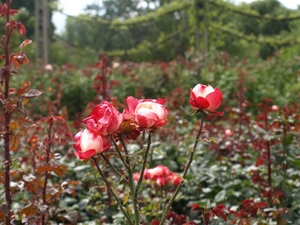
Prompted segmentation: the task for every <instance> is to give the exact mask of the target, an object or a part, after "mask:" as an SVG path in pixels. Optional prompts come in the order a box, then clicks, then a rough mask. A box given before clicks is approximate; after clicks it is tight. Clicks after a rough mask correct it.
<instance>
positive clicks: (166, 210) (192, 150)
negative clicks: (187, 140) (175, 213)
mask: <svg viewBox="0 0 300 225" xmlns="http://www.w3.org/2000/svg"><path fill="white" fill-rule="evenodd" d="M204 117H205V114H204V112H202V111H201V122H200V127H199V131H198V134H197V136H196V139H195V143H194V147H193V149H191V150H190V152H191V154H190V158H189V161H188V164H187V165H186V167H185V169H184V171H183V175H182V180H181V181H180V183H179V185H178V186H177V188H176V190H175V192H174V193H173V195H172V197H171V198H170V200H169V202H168V203H167V205H166V207H165V210H164V211H163V214H162V219H161V221H160V223H159V225H164V222H165V220H166V216H167V214H168V212H169V210H170V208H171V205H172V203H173V202H174V200H175V198H176V196H177V194H178V193H179V190H180V188H181V186H182V185H183V183H184V179H185V178H186V174H187V172H188V170H189V168H190V166H191V164H192V162H193V159H194V154H195V151H196V148H197V145H198V142H199V137H200V134H201V132H202V128H203V124H204Z"/></svg>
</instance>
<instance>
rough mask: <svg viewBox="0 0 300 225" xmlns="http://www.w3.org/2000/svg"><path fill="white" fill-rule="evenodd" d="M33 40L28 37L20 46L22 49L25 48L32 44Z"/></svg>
mask: <svg viewBox="0 0 300 225" xmlns="http://www.w3.org/2000/svg"><path fill="white" fill-rule="evenodd" d="M31 42H32V40H30V39H26V40H25V41H23V42H22V43H21V44H20V46H19V48H20V49H21V50H22V49H23V48H25V47H26V46H27V45H29V44H31Z"/></svg>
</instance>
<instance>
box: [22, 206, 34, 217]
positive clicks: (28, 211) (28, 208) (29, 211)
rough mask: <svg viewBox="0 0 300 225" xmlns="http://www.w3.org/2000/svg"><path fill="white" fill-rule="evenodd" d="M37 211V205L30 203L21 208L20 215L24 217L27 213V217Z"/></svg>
mask: <svg viewBox="0 0 300 225" xmlns="http://www.w3.org/2000/svg"><path fill="white" fill-rule="evenodd" d="M37 212H38V209H37V207H36V206H35V205H28V206H25V207H24V208H23V209H21V211H20V212H19V216H21V217H22V216H23V215H25V216H26V217H31V216H33V215H34V214H35V213H37Z"/></svg>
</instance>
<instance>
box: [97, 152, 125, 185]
mask: <svg viewBox="0 0 300 225" xmlns="http://www.w3.org/2000/svg"><path fill="white" fill-rule="evenodd" d="M100 155H101V157H102V158H103V159H104V160H105V162H106V163H107V165H108V166H109V167H110V168H111V169H112V170H113V172H114V173H115V174H116V175H118V176H119V177H122V175H121V174H120V172H119V171H118V170H117V169H116V168H115V167H114V166H113V165H112V164H111V163H110V161H109V159H108V158H107V157H106V155H105V154H103V153H100ZM124 180H125V181H126V183H128V180H127V179H126V178H124Z"/></svg>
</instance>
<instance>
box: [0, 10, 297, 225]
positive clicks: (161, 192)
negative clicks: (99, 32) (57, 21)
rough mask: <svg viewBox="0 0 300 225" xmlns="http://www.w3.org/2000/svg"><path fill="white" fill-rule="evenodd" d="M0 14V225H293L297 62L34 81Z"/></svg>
mask: <svg viewBox="0 0 300 225" xmlns="http://www.w3.org/2000/svg"><path fill="white" fill-rule="evenodd" d="M0 9H1V10H0V16H1V17H2V19H6V25H5V30H6V33H5V35H3V36H2V38H1V47H2V49H3V52H4V53H3V56H2V60H3V62H4V63H3V64H4V66H3V67H2V68H1V73H0V79H1V80H0V84H1V92H0V99H1V109H2V111H1V115H2V116H1V117H0V127H1V131H0V137H1V140H0V143H1V146H3V147H1V149H0V153H1V155H2V158H1V159H2V161H3V163H2V164H1V165H0V184H1V189H0V223H3V224H6V225H9V224H120V225H122V224H151V225H163V224H169V225H182V224H185V225H188V224H205V225H208V224H211V225H214V224H215V225H217V224H238V225H249V224H251V225H252V224H259V225H269V224H277V225H285V224H298V223H300V207H299V206H300V194H299V193H300V179H299V178H300V176H299V167H300V158H299V143H300V142H299V141H300V134H299V131H300V122H299V119H300V111H299V97H300V96H299V86H298V84H297V82H295V81H298V82H299V79H300V77H299V74H300V72H299V71H300V64H299V59H298V58H294V59H293V60H290V61H284V59H281V60H280V58H279V57H280V55H277V56H274V57H273V58H270V59H268V60H266V61H260V60H258V59H255V58H254V59H243V60H237V59H234V58H230V56H229V55H228V54H226V53H215V54H214V55H213V56H212V57H211V59H210V63H209V65H208V66H207V67H203V68H200V67H199V63H197V62H198V61H199V56H198V55H193V53H192V52H187V54H186V55H185V56H178V58H177V59H176V60H173V61H171V62H161V61H158V62H155V63H133V62H122V61H120V60H119V59H118V58H114V59H109V58H108V57H107V56H106V55H105V54H103V55H102V57H101V59H100V60H99V61H97V62H96V63H94V64H93V65H87V66H86V67H85V68H84V69H78V68H76V67H75V66H73V65H71V64H65V65H63V66H61V67H58V66H55V65H53V66H52V65H46V66H45V67H44V66H42V67H40V68H38V69H35V68H33V65H32V64H30V61H29V60H28V59H27V56H26V53H25V51H24V48H25V47H26V48H28V47H27V46H28V45H29V46H30V44H31V40H25V41H23V42H22V43H21V44H20V47H19V48H20V52H17V53H13V52H11V50H10V45H9V43H10V39H11V37H12V35H17V33H18V34H20V35H21V36H22V35H25V33H26V28H25V26H24V25H23V24H22V23H20V22H17V21H13V20H11V16H13V15H14V14H16V13H18V11H17V10H14V9H10V7H9V6H8V5H6V4H2V5H1V8H0ZM24 64H26V65H24ZM261 74H263V75H261ZM270 74H271V75H270Z"/></svg>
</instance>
